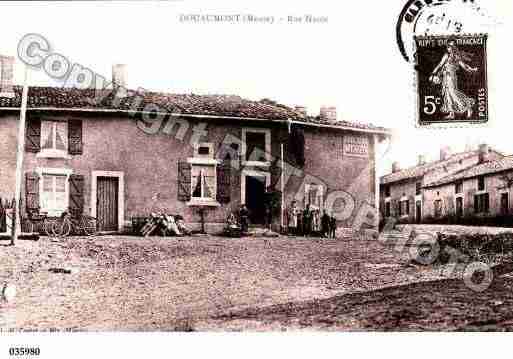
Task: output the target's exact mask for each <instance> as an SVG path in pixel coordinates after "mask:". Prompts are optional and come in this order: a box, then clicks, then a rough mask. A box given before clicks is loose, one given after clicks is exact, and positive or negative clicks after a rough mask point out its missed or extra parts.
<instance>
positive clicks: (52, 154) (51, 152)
mask: <svg viewBox="0 0 513 359" xmlns="http://www.w3.org/2000/svg"><path fill="white" fill-rule="evenodd" d="M43 122H51V123H52V142H53V145H54V146H55V144H56V142H57V123H64V124H65V125H66V134H65V135H66V137H67V136H68V131H69V126H68V122H67V121H57V120H50V119H42V120H41V124H42V123H43ZM41 127H42V125H41ZM40 141H41V144H40V146H41V150H40V151H39V153H38V154H37V155H36V157H38V158H66V159H69V158H71V156H70V155H69V153H68V149H69V143H68V142H67V141H68V140H67V139H66V149H65V150H58V149H56V148H43V142H44V141H45V138H43V133H41V140H40Z"/></svg>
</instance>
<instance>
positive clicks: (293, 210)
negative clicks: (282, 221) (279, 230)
mask: <svg viewBox="0 0 513 359" xmlns="http://www.w3.org/2000/svg"><path fill="white" fill-rule="evenodd" d="M298 215H299V208H297V202H296V201H292V203H291V205H290V208H289V213H288V226H289V234H293V235H295V236H297V234H298V230H297V227H298V218H297V217H298Z"/></svg>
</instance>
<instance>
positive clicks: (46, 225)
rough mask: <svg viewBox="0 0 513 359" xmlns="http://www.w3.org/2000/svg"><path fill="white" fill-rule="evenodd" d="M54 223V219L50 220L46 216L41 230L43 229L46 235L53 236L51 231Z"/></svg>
mask: <svg viewBox="0 0 513 359" xmlns="http://www.w3.org/2000/svg"><path fill="white" fill-rule="evenodd" d="M54 225H55V220H50V219H48V218H46V219H45V220H44V221H43V224H42V228H41V230H42V231H44V233H45V234H46V235H47V236H48V237H53V236H55V234H54V233H53V226H54Z"/></svg>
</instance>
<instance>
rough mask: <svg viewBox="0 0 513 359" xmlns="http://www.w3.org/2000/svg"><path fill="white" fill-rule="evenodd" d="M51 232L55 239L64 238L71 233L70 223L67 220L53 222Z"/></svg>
mask: <svg viewBox="0 0 513 359" xmlns="http://www.w3.org/2000/svg"><path fill="white" fill-rule="evenodd" d="M52 232H53V234H54V235H55V236H57V237H66V236H68V235H69V233H70V232H71V223H70V222H69V221H68V220H63V221H55V222H54V224H53V226H52Z"/></svg>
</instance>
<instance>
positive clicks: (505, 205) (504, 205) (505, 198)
mask: <svg viewBox="0 0 513 359" xmlns="http://www.w3.org/2000/svg"><path fill="white" fill-rule="evenodd" d="M508 213H509V194H508V193H501V214H502V215H506V214H508Z"/></svg>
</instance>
